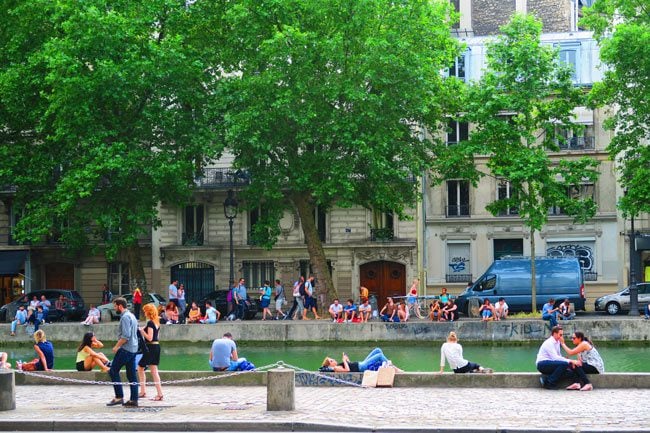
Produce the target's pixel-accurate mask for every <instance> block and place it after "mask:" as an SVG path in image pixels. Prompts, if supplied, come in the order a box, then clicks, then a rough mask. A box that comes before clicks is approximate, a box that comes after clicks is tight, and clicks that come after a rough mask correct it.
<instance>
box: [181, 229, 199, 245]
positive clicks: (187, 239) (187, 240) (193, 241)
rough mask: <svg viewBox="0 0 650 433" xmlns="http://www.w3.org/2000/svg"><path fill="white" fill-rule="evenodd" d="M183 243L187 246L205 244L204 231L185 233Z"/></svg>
mask: <svg viewBox="0 0 650 433" xmlns="http://www.w3.org/2000/svg"><path fill="white" fill-rule="evenodd" d="M182 243H183V245H185V246H201V245H203V232H187V233H183V236H182Z"/></svg>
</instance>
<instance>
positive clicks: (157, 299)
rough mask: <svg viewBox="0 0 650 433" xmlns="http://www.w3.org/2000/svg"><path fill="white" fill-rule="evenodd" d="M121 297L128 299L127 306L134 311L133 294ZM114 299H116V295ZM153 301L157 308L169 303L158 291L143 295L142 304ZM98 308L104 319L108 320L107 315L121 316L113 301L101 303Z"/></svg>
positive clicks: (113, 318)
mask: <svg viewBox="0 0 650 433" xmlns="http://www.w3.org/2000/svg"><path fill="white" fill-rule="evenodd" d="M120 297H122V298H124V299H126V306H127V308H128V309H129V310H131V311H133V295H132V294H130V293H128V294H126V295H120ZM113 299H115V297H114V298H113ZM152 302H153V304H154V305H155V306H156V308H157V307H158V306H160V305H162V306H163V307H164V306H165V305H167V301H166V300H165V298H163V297H162V296H160V295H159V294H157V293H147V294H145V295H144V296H143V297H142V305H145V304H150V303H152ZM97 309H98V310H99V312H100V314H101V317H102V320H106V318H107V317H108V318H109V320H117V319H119V318H120V313H118V312H117V311H115V306H114V305H113V303H110V304H104V305H99V306H97Z"/></svg>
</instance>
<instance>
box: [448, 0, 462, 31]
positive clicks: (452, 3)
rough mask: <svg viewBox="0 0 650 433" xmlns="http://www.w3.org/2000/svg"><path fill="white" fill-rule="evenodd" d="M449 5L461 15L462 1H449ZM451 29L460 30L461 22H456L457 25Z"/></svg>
mask: <svg viewBox="0 0 650 433" xmlns="http://www.w3.org/2000/svg"><path fill="white" fill-rule="evenodd" d="M449 3H450V4H451V5H452V7H453V8H454V11H456V13H460V0H449ZM451 28H452V29H458V28H460V23H459V22H455V23H454V24H453V25H452V26H451Z"/></svg>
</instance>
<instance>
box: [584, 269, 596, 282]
mask: <svg viewBox="0 0 650 433" xmlns="http://www.w3.org/2000/svg"><path fill="white" fill-rule="evenodd" d="M583 275H584V278H585V281H598V272H593V271H584V272H583Z"/></svg>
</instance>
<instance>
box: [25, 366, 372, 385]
mask: <svg viewBox="0 0 650 433" xmlns="http://www.w3.org/2000/svg"><path fill="white" fill-rule="evenodd" d="M275 367H279V368H290V369H292V370H294V371H297V372H299V373H306V374H309V375H311V376H315V377H320V378H323V379H325V380H328V381H330V382H334V383H340V384H343V385H349V386H356V387H361V385H360V384H358V383H356V382H350V381H347V380H343V379H339V378H336V377H332V376H330V375H326V374H322V373H320V372H314V371H308V370H305V369H304V368H301V367H298V366H295V365H291V364H287V363H285V362H283V361H278V362H276V363H273V364H268V365H264V366H262V367H258V368H256V369H255V370H247V371H233V372H229V373H224V374H220V375H216V376H215V375H213V376H203V377H194V378H191V379H176V380H162V381H160V384H161V385H180V384H188V383H196V382H203V381H206V382H207V381H210V380H220V379H226V378H228V377H234V376H239V375H242V374H246V373H254V372H255V371H260V372H261V371H266V370H269V369H271V368H275ZM14 371H15V372H16V373H21V374H24V375H25V376H32V377H38V378H41V379H48V380H54V381H59V382H67V383H76V384H83V385H111V386H112V385H123V386H129V385H139V384H140V383H139V382H136V383H131V382H110V381H103V380H86V379H75V378H72V377H60V376H51V375H47V374H42V373H36V372H33V371H23V370H14ZM155 384H156V382H146V385H155Z"/></svg>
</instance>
